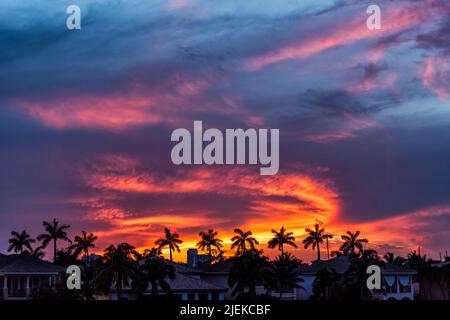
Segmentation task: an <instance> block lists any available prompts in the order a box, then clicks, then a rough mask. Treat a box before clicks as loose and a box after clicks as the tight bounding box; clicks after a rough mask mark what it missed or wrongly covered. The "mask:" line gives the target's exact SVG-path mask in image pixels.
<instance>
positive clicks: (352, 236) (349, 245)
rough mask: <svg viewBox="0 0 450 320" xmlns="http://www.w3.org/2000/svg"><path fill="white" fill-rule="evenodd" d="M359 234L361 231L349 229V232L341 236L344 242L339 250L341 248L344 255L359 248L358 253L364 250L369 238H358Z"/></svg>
mask: <svg viewBox="0 0 450 320" xmlns="http://www.w3.org/2000/svg"><path fill="white" fill-rule="evenodd" d="M359 235H360V232H359V231H356V232H355V233H352V232H350V231H347V234H344V235H342V236H341V239H342V240H344V243H343V244H342V245H341V247H340V248H339V250H341V251H342V253H343V254H344V255H348V254H350V253H356V249H358V252H357V253H362V251H363V250H364V244H365V243H368V242H369V240H367V239H365V238H363V239H358V237H359Z"/></svg>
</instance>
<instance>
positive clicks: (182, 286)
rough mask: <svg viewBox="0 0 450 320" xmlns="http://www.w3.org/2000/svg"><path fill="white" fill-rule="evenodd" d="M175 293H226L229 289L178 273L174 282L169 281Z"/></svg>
mask: <svg viewBox="0 0 450 320" xmlns="http://www.w3.org/2000/svg"><path fill="white" fill-rule="evenodd" d="M167 283H168V284H169V286H170V288H171V289H172V290H173V291H226V290H227V288H224V287H220V286H217V285H214V284H212V283H210V282H206V281H203V280H201V279H199V278H196V277H192V276H189V275H186V274H183V273H177V274H176V277H175V279H174V280H170V279H168V280H167Z"/></svg>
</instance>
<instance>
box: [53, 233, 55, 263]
mask: <svg viewBox="0 0 450 320" xmlns="http://www.w3.org/2000/svg"><path fill="white" fill-rule="evenodd" d="M55 261H56V239H53V262H55Z"/></svg>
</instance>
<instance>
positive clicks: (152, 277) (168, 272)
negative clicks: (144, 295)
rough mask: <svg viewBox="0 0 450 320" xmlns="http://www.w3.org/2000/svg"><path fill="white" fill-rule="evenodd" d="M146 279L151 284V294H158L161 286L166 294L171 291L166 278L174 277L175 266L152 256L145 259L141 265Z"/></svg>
mask: <svg viewBox="0 0 450 320" xmlns="http://www.w3.org/2000/svg"><path fill="white" fill-rule="evenodd" d="M143 269H144V272H145V275H146V277H147V281H148V282H149V283H150V285H151V286H152V294H153V295H156V294H158V287H161V288H162V289H163V291H164V292H165V293H166V294H170V293H172V290H171V288H170V285H169V283H168V282H167V281H166V278H169V279H171V280H174V279H175V267H174V266H172V265H169V264H167V263H165V262H164V260H162V259H161V258H157V257H153V258H148V259H146V260H145V263H144V265H143Z"/></svg>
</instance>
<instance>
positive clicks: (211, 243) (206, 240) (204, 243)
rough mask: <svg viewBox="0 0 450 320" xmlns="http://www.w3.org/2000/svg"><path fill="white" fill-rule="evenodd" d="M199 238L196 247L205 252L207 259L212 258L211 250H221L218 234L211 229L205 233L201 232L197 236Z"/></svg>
mask: <svg viewBox="0 0 450 320" xmlns="http://www.w3.org/2000/svg"><path fill="white" fill-rule="evenodd" d="M198 235H199V236H200V238H201V240H200V241H199V242H197V247H198V248H199V249H200V250H205V249H206V250H207V251H208V255H209V258H210V259H211V258H212V250H213V248H215V249H216V250H221V249H222V240H221V239H219V238H217V236H218V233H217V232H216V231H214V230H213V229H209V230H208V231H207V232H204V231H201V232H199V234H198Z"/></svg>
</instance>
